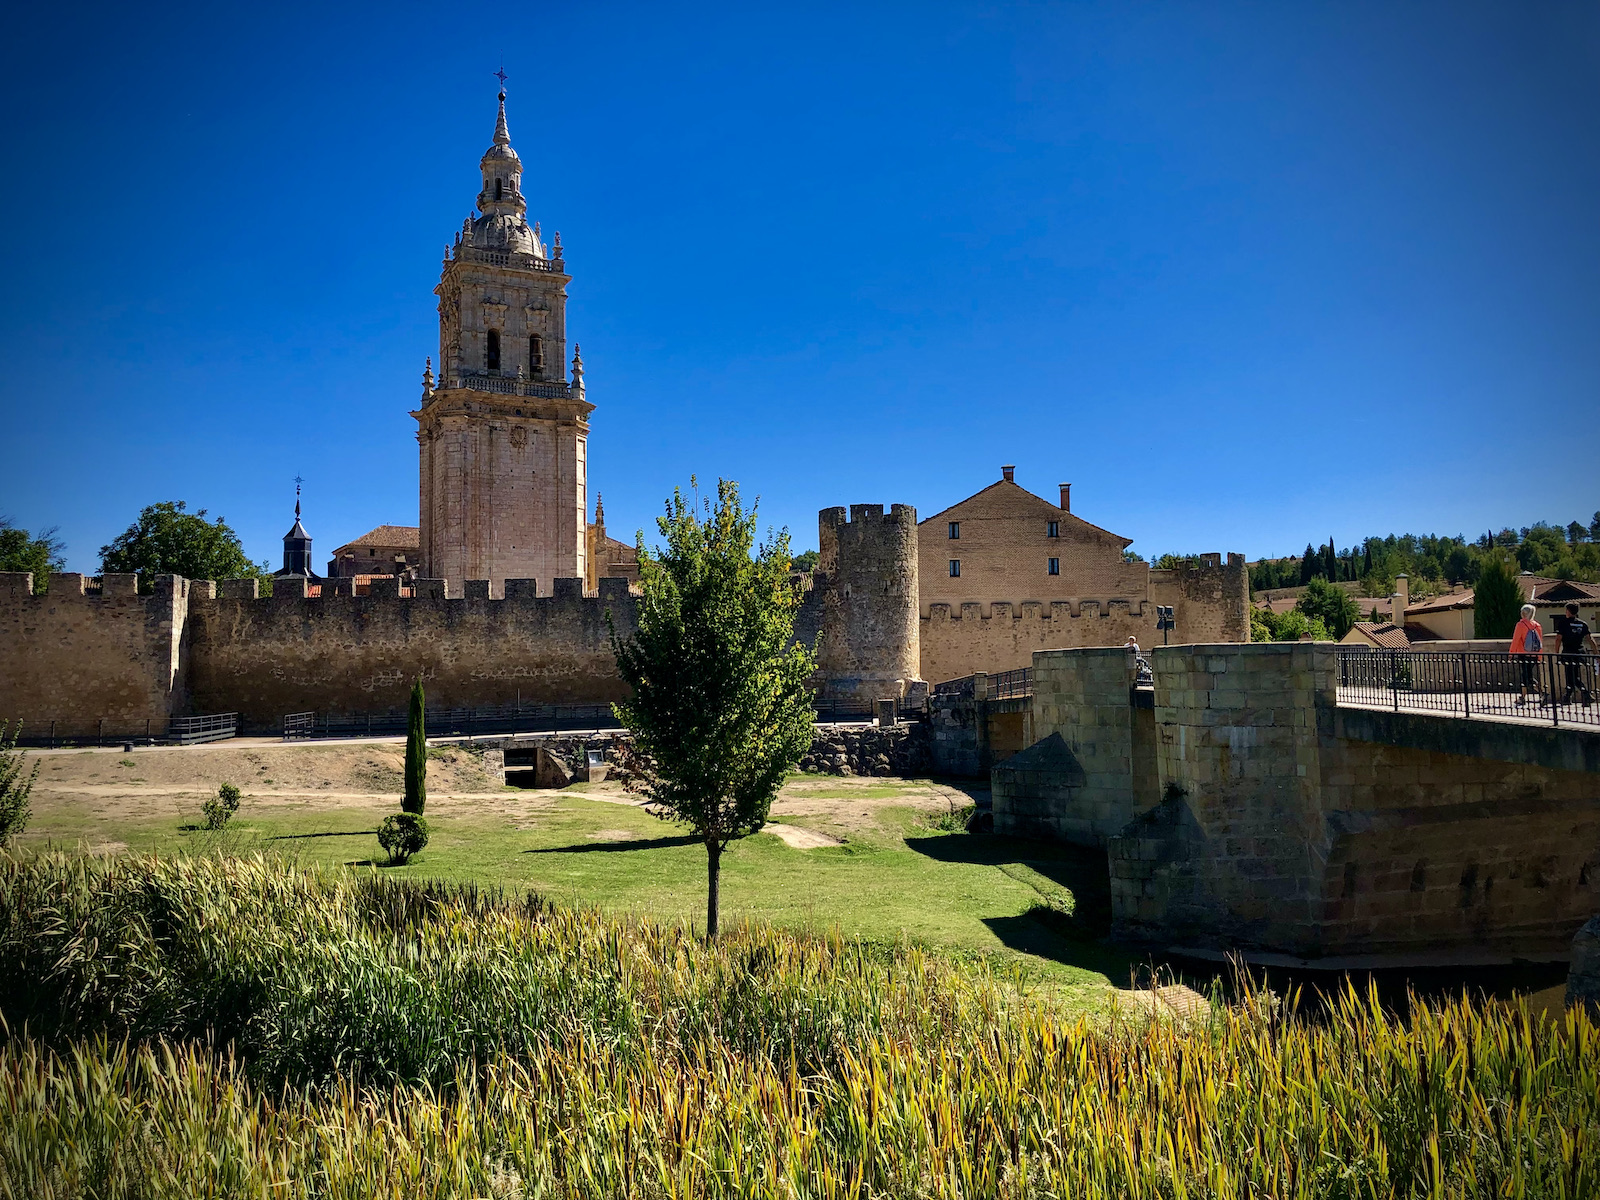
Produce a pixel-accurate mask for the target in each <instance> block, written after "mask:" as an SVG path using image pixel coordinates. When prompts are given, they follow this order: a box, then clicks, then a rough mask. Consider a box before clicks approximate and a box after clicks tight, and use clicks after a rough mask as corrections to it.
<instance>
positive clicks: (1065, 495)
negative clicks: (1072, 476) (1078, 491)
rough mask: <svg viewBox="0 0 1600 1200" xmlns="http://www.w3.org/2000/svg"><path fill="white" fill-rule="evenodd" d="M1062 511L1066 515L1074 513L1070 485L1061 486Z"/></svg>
mask: <svg viewBox="0 0 1600 1200" xmlns="http://www.w3.org/2000/svg"><path fill="white" fill-rule="evenodd" d="M1061 511H1062V512H1064V513H1069V512H1071V511H1072V485H1071V484H1070V483H1063V484H1062V485H1061Z"/></svg>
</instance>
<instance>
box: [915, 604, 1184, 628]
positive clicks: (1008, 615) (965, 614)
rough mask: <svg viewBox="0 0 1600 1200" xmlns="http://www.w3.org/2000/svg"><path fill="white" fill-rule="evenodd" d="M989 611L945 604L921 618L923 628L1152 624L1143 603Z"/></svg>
mask: <svg viewBox="0 0 1600 1200" xmlns="http://www.w3.org/2000/svg"><path fill="white" fill-rule="evenodd" d="M988 607H989V611H988V612H987V613H986V612H984V611H983V610H984V606H983V605H982V604H979V603H977V602H975V601H970V600H969V601H967V602H965V603H963V604H961V605H960V606H959V607H957V606H952V605H949V604H930V605H928V611H927V613H926V614H924V616H923V618H922V622H923V624H924V625H931V624H945V623H956V624H960V623H961V622H963V621H967V622H972V621H978V622H982V623H984V624H991V623H993V624H1002V623H1009V624H1024V623H1042V624H1050V623H1051V622H1057V623H1059V622H1065V621H1079V620H1083V619H1085V618H1090V619H1095V620H1110V619H1114V618H1138V619H1140V620H1144V619H1146V618H1147V617H1148V619H1149V620H1150V621H1154V620H1155V610H1154V608H1153V607H1152V606H1151V605H1150V604H1149V602H1148V601H1145V600H1124V599H1120V598H1117V599H1111V600H1052V601H1051V602H1050V603H1049V604H1045V603H1043V602H1042V601H1038V600H1024V601H1023V602H1022V603H1021V604H1020V605H1017V604H1012V603H1011V602H1010V601H1009V600H995V601H993V602H991V603H990V604H989V606H988Z"/></svg>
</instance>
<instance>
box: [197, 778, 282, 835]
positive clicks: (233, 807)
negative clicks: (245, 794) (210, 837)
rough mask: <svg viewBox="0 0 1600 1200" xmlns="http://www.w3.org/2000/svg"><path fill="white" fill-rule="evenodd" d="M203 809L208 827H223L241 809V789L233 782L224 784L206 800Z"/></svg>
mask: <svg viewBox="0 0 1600 1200" xmlns="http://www.w3.org/2000/svg"><path fill="white" fill-rule="evenodd" d="M268 782H269V783H270V782H271V780H268ZM201 811H202V812H203V813H204V814H205V820H206V828H207V829H221V828H222V827H223V826H225V825H226V824H227V823H228V822H229V821H230V820H231V819H232V818H233V814H234V813H236V812H238V811H239V789H238V788H236V787H234V786H233V784H231V783H225V784H223V785H222V786H221V787H219V788H218V789H217V794H216V795H215V796H212V797H211V799H209V800H207V801H206V802H205V806H204V807H203V808H202V809H201Z"/></svg>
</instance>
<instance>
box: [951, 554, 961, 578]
mask: <svg viewBox="0 0 1600 1200" xmlns="http://www.w3.org/2000/svg"><path fill="white" fill-rule="evenodd" d="M950 578H951V579H960V578H961V560H960V559H959V558H952V559H951V560H950Z"/></svg>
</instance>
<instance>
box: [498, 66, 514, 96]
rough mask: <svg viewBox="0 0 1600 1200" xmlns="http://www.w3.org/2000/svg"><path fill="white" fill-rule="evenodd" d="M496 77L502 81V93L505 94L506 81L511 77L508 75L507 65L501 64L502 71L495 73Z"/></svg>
mask: <svg viewBox="0 0 1600 1200" xmlns="http://www.w3.org/2000/svg"><path fill="white" fill-rule="evenodd" d="M494 77H495V78H496V79H498V80H499V81H500V91H501V92H502V93H504V92H505V90H506V80H507V79H508V78H510V76H508V75H507V74H506V65H505V63H501V64H500V69H499V70H498V71H496V72H495V73H494Z"/></svg>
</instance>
